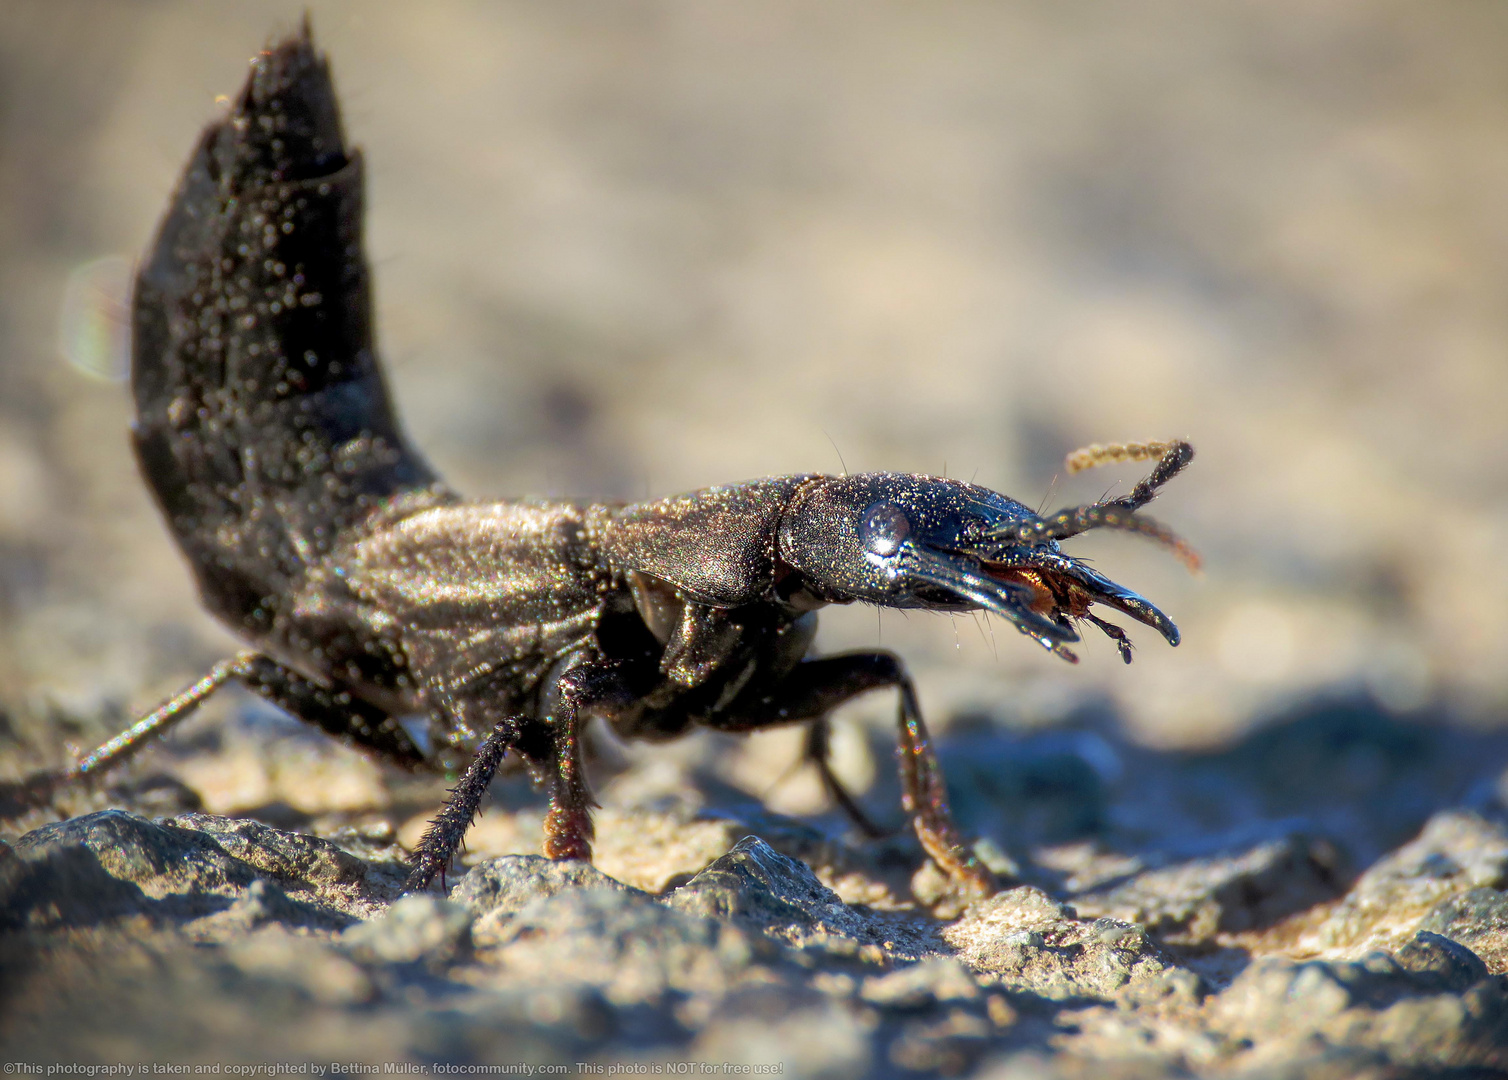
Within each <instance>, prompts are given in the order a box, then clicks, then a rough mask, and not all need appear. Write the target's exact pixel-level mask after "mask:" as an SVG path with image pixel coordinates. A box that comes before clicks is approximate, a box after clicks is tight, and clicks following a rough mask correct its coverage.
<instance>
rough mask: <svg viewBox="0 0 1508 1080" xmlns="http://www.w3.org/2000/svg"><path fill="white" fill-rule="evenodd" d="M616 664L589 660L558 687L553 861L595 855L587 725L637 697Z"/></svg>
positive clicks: (547, 845) (549, 820)
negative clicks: (593, 713) (600, 711)
mask: <svg viewBox="0 0 1508 1080" xmlns="http://www.w3.org/2000/svg"><path fill="white" fill-rule="evenodd" d="M624 675H625V666H624V665H623V664H621V663H619V662H616V661H603V660H597V661H588V662H586V663H584V664H580V665H578V666H577V667H574V668H572V669H570V670H569V671H567V672H566V673H565V674H564V675H562V676H561V677H560V680H559V682H558V683H557V684H556V685H557V687H558V689H559V695H560V704H559V707H558V708H557V709H555V710H554V729H555V774H554V786H553V788H552V790H551V792H550V812H549V814H547V815H546V816H545V838H544V846H543V851H544V854H545V857H546V858H548V859H583V860H586V861H590V860H591V857H592V840H593V838H594V836H595V830H594V829H593V827H592V807H594V806H596V805H597V803H596V800H595V799H593V798H592V792H591V789H590V788H589V787H588V786H587V782H586V771H585V769H583V768H582V764H581V725H582V723H583V721H584V719H585V715H584V714H586V713H587V712H588V710H591V709H594V708H600V707H604V706H607V707H610V706H613V705H626V704H629V703H630V702H632V701H633V700H634V695H633V693H632V691H631V690H630V689H629V687H628V685H627V683H626V682H625V679H624Z"/></svg>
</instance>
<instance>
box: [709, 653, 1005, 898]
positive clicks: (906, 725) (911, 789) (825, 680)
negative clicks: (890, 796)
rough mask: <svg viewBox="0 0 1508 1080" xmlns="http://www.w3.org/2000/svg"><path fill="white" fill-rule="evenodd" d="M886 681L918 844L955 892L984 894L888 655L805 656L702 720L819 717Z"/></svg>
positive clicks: (986, 883) (982, 870) (906, 690)
mask: <svg viewBox="0 0 1508 1080" xmlns="http://www.w3.org/2000/svg"><path fill="white" fill-rule="evenodd" d="M891 686H893V687H895V689H896V691H897V692H898V694H899V695H900V708H899V710H898V715H897V719H898V723H899V727H900V739H899V746H898V749H897V753H898V756H899V759H900V774H901V805H902V807H903V808H904V809H905V811H906V813H907V814H909V815H910V817H911V825H912V827H913V828H914V829H915V830H916V837H917V839H918V840H920V841H921V845H922V848H923V849H924V850H925V851H926V852H927V854H928V855H929V856H930V857H931V858H932V861H933V862H935V863H936V864H937V865H938V866H939V867H940V868H941V869H942V870H943V871H944V872H945V873H946V874H947V875H948V877H950V878H951V879H952V880H953V881H954V883H955V884H957V885H958V886H959V887H960V891H962V892H963V893H965V894H967V895H971V896H981V897H982V896H989V895H991V894H993V893H995V892H997V891H998V890H999V885H998V883H997V882H996V881H995V876H994V875H993V874H991V873H990V871H989V870H988V869H987V868H986V867H985V866H984V864H983V863H981V862H980V861H979V859H978V858H977V857H976V856H975V855H974V854H973V853H972V852H971V851H970V850H969V849H968V848H967V847H966V846H965V845H964V842H963V838H962V837H961V836H960V835H959V832H958V826H957V825H955V824H954V822H953V814H952V811H951V810H950V809H949V808H948V791H947V786H946V784H945V783H944V781H943V774H942V769H941V768H940V767H939V766H938V763H937V756H936V754H935V753H934V752H933V750H932V742H931V738H930V736H929V735H928V734H927V725H926V722H925V721H923V720H922V714H921V709H920V708H919V707H918V705H917V702H916V688H915V687H914V686H913V685H912V683H911V677H910V676H909V675H907V674H906V669H905V668H904V667H903V666H902V664H901V661H900V659H899V658H898V657H896V656H895V655H894V654H892V653H888V652H867V653H841V654H839V655H837V656H824V657H820V658H818V659H815V660H806V661H803V662H802V663H800V664H797V665H796V667H795V668H793V669H792V670H791V672H790V674H789V675H787V676H786V677H785V678H784V679H782V680H781V681H780V682H779V683H778V684H776V686H775V687H774V688H773V690H771V691H770V692H769V693H765V694H760V695H748V696H746V697H744V698H743V699H741V700H740V701H738V702H735V704H734V707H733V708H732V709H731V710H730V711H728V712H726V713H723V714H720V715H718V716H716V717H709V718H708V722H709V723H710V724H711V725H712V726H714V727H717V728H720V729H722V730H724V731H753V730H755V729H757V728H762V727H769V726H772V725H775V724H784V723H791V722H795V721H798V720H807V719H811V718H813V717H818V716H823V715H825V714H826V713H827V712H829V711H831V710H832V709H835V708H837V707H838V706H839V705H841V704H843V703H844V702H845V701H848V700H849V699H850V698H853V697H857V696H858V695H859V694H862V693H865V692H866V691H869V690H877V689H881V688H884V687H891Z"/></svg>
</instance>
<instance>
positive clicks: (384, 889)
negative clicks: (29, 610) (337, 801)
mask: <svg viewBox="0 0 1508 1080" xmlns="http://www.w3.org/2000/svg"><path fill="white" fill-rule="evenodd" d="M248 711H249V713H250V715H249V716H239V717H233V718H231V719H230V720H229V721H228V724H227V728H226V730H225V731H223V732H221V733H220V739H219V740H218V741H219V742H220V745H219V746H216V745H212V744H214V743H215V742H216V741H217V740H216V739H213V738H208V737H206V738H204V739H201V740H199V742H198V743H197V744H196V743H193V742H190V743H189V744H188V745H186V746H182V747H177V748H166V749H165V750H164V751H162V752H160V753H158V755H157V757H156V758H155V759H153V758H151V757H149V759H148V761H149V762H153V761H155V765H154V766H153V767H146V766H144V767H142V768H141V769H140V770H139V771H138V772H137V773H136V774H135V775H134V776H133V777H132V778H131V779H130V780H129V781H127V782H123V783H122V784H121V785H120V786H118V787H116V788H114V789H112V790H109V791H105V792H97V793H93V794H88V793H75V794H74V795H72V796H71V798H72V799H73V800H74V804H73V805H71V806H70V807H69V809H71V810H73V811H80V812H79V813H78V816H74V817H70V818H67V819H65V820H61V821H56V822H53V823H51V824H43V825H40V826H39V827H37V828H35V829H33V830H32V831H29V832H26V833H25V834H24V835H20V836H16V835H14V834H12V835H11V836H9V837H8V842H7V844H6V846H5V847H3V848H0V935H3V936H0V958H3V959H0V963H3V977H0V986H4V988H5V990H4V995H5V996H4V1007H3V1017H4V1019H3V1020H0V1043H3V1046H4V1048H5V1056H6V1057H7V1059H14V1060H28V1061H41V1062H45V1061H50V1060H62V1061H98V1062H115V1061H136V1060H173V1061H184V1062H192V1061H211V1062H213V1061H222V1062H224V1061H233V1060H237V1061H238V1060H252V1061H256V1060H263V1059H276V1060H283V1061H294V1062H299V1061H310V1062H319V1063H324V1064H327V1065H328V1064H329V1063H332V1062H344V1063H359V1062H374V1063H379V1064H380V1063H384V1062H419V1063H427V1064H434V1063H439V1062H447V1063H490V1064H500V1063H501V1064H510V1063H520V1064H522V1063H532V1064H534V1065H537V1066H541V1067H542V1066H547V1065H558V1064H565V1065H567V1066H568V1071H569V1072H571V1073H572V1074H575V1073H576V1072H577V1071H578V1066H577V1063H578V1062H580V1063H587V1064H589V1065H590V1064H596V1065H601V1066H603V1067H605V1068H606V1067H610V1066H613V1065H618V1066H620V1067H621V1066H623V1065H624V1064H630V1065H634V1066H637V1065H639V1064H642V1065H644V1066H645V1067H646V1068H650V1069H652V1068H654V1067H655V1066H656V1063H659V1064H660V1065H662V1066H663V1067H665V1068H667V1069H672V1070H673V1069H674V1068H677V1067H679V1066H678V1065H675V1064H672V1063H679V1062H687V1061H690V1062H696V1063H698V1064H697V1065H696V1066H695V1067H696V1068H698V1069H699V1068H700V1063H704V1062H705V1063H712V1064H715V1065H717V1066H718V1067H721V1064H722V1063H723V1062H741V1063H746V1064H750V1065H755V1064H764V1065H770V1066H778V1067H779V1068H781V1069H782V1070H783V1072H784V1074H785V1075H797V1076H838V1075H853V1074H856V1073H861V1072H862V1073H868V1074H871V1075H882V1076H902V1075H909V1074H916V1073H921V1074H939V1073H940V1074H944V1075H960V1074H970V1075H992V1076H1002V1077H1005V1076H1012V1077H1015V1076H1074V1077H1077V1076H1085V1077H1088V1076H1095V1077H1100V1076H1135V1077H1141V1076H1148V1077H1152V1076H1189V1075H1192V1076H1222V1077H1223V1076H1239V1077H1341V1076H1348V1077H1349V1076H1375V1077H1394V1076H1416V1075H1420V1076H1422V1075H1431V1076H1434V1075H1444V1076H1460V1077H1467V1076H1487V1075H1496V1074H1497V1072H1499V1071H1504V1070H1508V896H1505V893H1504V890H1505V889H1508V812H1505V809H1504V806H1503V795H1504V794H1505V789H1508V784H1505V783H1504V778H1503V776H1502V775H1501V770H1502V768H1503V764H1504V762H1505V760H1508V738H1505V737H1504V736H1501V735H1492V734H1488V735H1479V734H1472V733H1469V732H1465V731H1460V730H1454V729H1451V728H1448V727H1443V726H1440V725H1436V724H1430V723H1426V722H1423V721H1422V720H1417V719H1416V720H1414V721H1406V720H1399V719H1395V718H1393V717H1390V716H1388V715H1387V714H1386V713H1384V712H1382V711H1381V710H1379V709H1377V708H1376V707H1374V706H1370V705H1368V704H1367V703H1365V702H1342V703H1328V704H1318V705H1315V706H1313V707H1312V708H1309V709H1307V710H1305V711H1303V712H1302V713H1297V714H1295V715H1293V716H1292V717H1290V718H1288V719H1287V720H1286V721H1285V722H1282V723H1279V724H1276V725H1274V726H1273V727H1271V728H1269V729H1267V730H1265V731H1264V732H1263V733H1261V734H1259V735H1257V736H1254V737H1252V738H1250V739H1248V740H1246V741H1245V742H1244V743H1242V744H1239V745H1237V746H1235V747H1232V748H1230V749H1227V750H1224V751H1221V752H1218V753H1203V754H1191V753H1182V754H1154V753H1151V752H1149V751H1146V750H1139V749H1137V748H1135V747H1132V746H1130V745H1128V744H1126V743H1125V742H1123V741H1121V740H1120V739H1118V738H1117V737H1116V735H1115V734H1114V732H1113V731H1112V730H1109V729H1107V728H1104V727H1096V726H1094V725H1084V726H1082V727H1080V728H1079V729H1076V730H1072V731H1068V732H1063V731H1057V732H1053V733H1051V734H1047V735H1037V736H1029V737H1013V736H1010V735H1007V734H1005V733H1002V732H986V731H976V732H974V733H973V734H972V735H970V736H967V737H963V736H960V737H959V738H957V739H953V740H949V741H948V742H946V743H945V745H944V748H943V749H944V760H945V765H946V766H947V767H948V768H949V770H950V778H951V779H952V782H953V787H954V791H955V794H956V796H957V800H956V801H957V802H958V804H959V810H960V816H961V817H962V818H963V819H964V820H965V821H966V822H967V823H968V824H969V826H970V827H971V829H973V830H974V832H975V833H976V834H980V835H982V837H983V839H982V840H981V848H980V850H981V852H982V853H984V854H985V855H986V857H987V858H988V859H989V860H990V861H991V862H993V863H994V864H995V866H996V867H997V868H998V869H1000V870H1001V871H1002V872H1003V873H1004V874H1005V875H1007V876H1008V878H1009V879H1010V881H1011V884H1010V885H1009V887H1008V888H1007V889H1006V890H1005V891H1003V892H1002V893H1000V894H999V895H997V896H995V897H993V898H991V899H988V900H985V901H983V902H979V903H976V904H974V905H973V906H971V907H968V908H967V909H965V910H962V911H960V910H956V909H954V910H950V904H949V902H948V901H947V899H946V897H945V896H941V895H940V891H939V887H938V886H939V883H938V882H937V880H936V878H935V876H934V875H933V873H932V872H931V870H930V867H928V866H927V865H926V864H925V863H924V862H923V860H922V859H921V857H920V852H919V850H918V849H917V847H916V845H915V843H914V842H913V841H912V840H910V838H909V837H908V836H906V835H905V834H899V835H897V836H894V837H891V838H889V839H886V840H882V841H874V842H869V843H857V842H852V841H850V840H846V839H844V837H843V836H842V835H841V833H840V830H838V829H836V828H827V829H824V828H819V827H818V825H821V824H828V825H831V819H820V820H819V822H818V825H813V824H807V823H802V822H800V821H797V820H795V819H790V818H783V817H779V816H777V815H773V814H771V813H769V812H767V811H764V810H762V809H760V808H759V807H758V806H756V805H755V804H753V803H751V802H749V801H747V800H743V801H740V800H738V799H736V798H731V797H729V796H728V795H727V793H726V791H725V790H720V789H719V788H718V786H717V784H716V783H715V782H714V781H711V780H708V778H707V776H706V774H705V773H704V772H703V771H702V767H703V766H704V765H705V763H706V762H707V761H709V760H712V759H713V758H714V757H715V748H706V749H705V751H704V754H703V755H702V756H700V757H699V756H698V755H697V754H696V753H690V752H687V753H682V754H681V755H679V756H674V755H671V756H668V757H666V758H656V757H655V756H654V755H653V754H646V755H643V756H642V757H641V758H639V759H638V760H636V761H633V762H630V763H629V764H628V765H627V766H626V767H624V766H623V763H622V762H619V763H618V765H619V771H617V772H616V774H615V775H612V776H611V778H610V779H608V780H607V782H606V783H605V785H604V801H605V802H607V803H608V805H607V807H606V808H605V809H604V810H603V812H602V813H601V815H600V825H599V829H600V833H601V843H600V845H599V849H600V852H601V856H600V858H599V865H598V866H597V867H595V868H594V867H590V866H586V865H584V864H576V863H564V864H559V863H550V862H548V861H546V860H544V859H542V858H540V857H539V856H537V855H533V854H527V853H526V852H527V851H528V850H530V849H531V847H532V845H533V844H534V843H535V838H536V837H537V832H538V827H539V816H540V809H539V806H538V803H537V800H535V799H533V798H531V796H530V794H529V785H528V784H527V782H526V781H525V780H524V778H522V777H513V778H509V779H504V780H502V781H500V782H499V783H498V784H497V785H496V786H495V792H494V794H495V799H494V801H493V805H492V806H491V808H490V809H489V810H488V811H487V812H486V814H485V815H484V817H483V819H482V822H481V824H480V825H479V827H478V829H477V831H476V833H475V834H474V837H473V843H472V845H471V850H470V852H469V853H468V855H467V859H466V862H467V867H468V868H466V869H465V871H464V873H463V874H461V875H460V876H458V877H453V878H452V879H451V880H450V881H449V882H448V885H449V888H448V890H447V891H446V892H443V893H442V892H440V891H438V890H436V891H435V892H433V893H431V894H428V895H422V896H401V895H400V893H401V882H402V878H403V875H404V862H403V860H404V854H405V853H404V848H403V844H402V843H401V840H403V839H406V838H408V837H409V836H411V835H412V834H413V832H414V830H415V829H416V828H417V827H419V826H420V825H422V821H423V816H424V813H425V812H426V811H422V810H420V811H417V812H416V811H415V807H416V806H418V805H419V804H420V802H422V800H423V798H424V797H425V795H426V794H428V795H431V796H433V795H436V794H438V791H437V790H436V789H435V787H434V785H432V784H427V783H421V782H420V781H416V780H413V779H411V778H404V777H401V776H399V775H397V774H392V775H387V774H381V773H378V774H376V775H375V780H372V779H371V778H369V780H368V783H369V791H370V792H372V793H381V795H380V796H378V797H376V798H374V800H373V801H372V803H371V804H369V805H367V806H366V807H364V808H360V809H357V808H348V809H346V810H344V811H328V810H327V811H324V812H322V813H316V814H311V813H309V812H307V811H300V810H299V809H297V808H296V807H295V806H294V805H292V802H290V801H289V798H291V799H292V800H293V801H297V799H298V795H297V792H298V791H299V790H301V789H303V790H308V789H309V788H311V787H313V786H316V785H319V784H321V783H325V784H328V778H329V777H330V775H331V772H332V768H333V766H332V752H331V751H330V750H329V749H328V747H327V745H326V744H324V743H321V742H319V741H317V740H315V739H312V738H309V739H305V738H304V737H302V736H301V735H300V734H299V733H298V732H297V731H296V730H280V729H277V728H275V727H273V729H272V730H270V731H269V730H267V728H268V727H269V722H268V720H267V718H266V717H265V716H263V717H260V718H259V717H258V715H257V714H256V712H255V710H248ZM259 725H260V728H261V731H262V734H263V735H264V736H268V739H267V741H265V742H264V743H263V744H262V746H261V748H260V750H257V749H256V748H255V747H254V746H251V745H249V744H247V743H244V742H243V743H241V744H240V745H239V746H238V748H237V750H236V753H237V756H238V760H239V761H240V762H241V765H240V770H241V771H243V772H244V771H246V770H247V769H248V768H250V769H252V770H253V771H260V772H261V773H262V774H263V775H264V776H270V777H274V778H275V779H274V780H273V781H272V782H271V784H272V786H271V787H270V788H268V789H265V790H263V791H262V792H261V794H263V795H270V796H271V797H272V798H271V799H270V801H268V802H266V803H264V805H263V806H262V808H261V809H260V810H259V811H256V812H255V815H254V816H250V817H226V816H217V815H211V814H206V813H203V812H201V811H199V810H196V809H194V808H195V807H199V806H202V804H203V802H204V798H203V796H202V795H201V793H200V792H198V791H196V790H195V789H194V788H193V787H191V786H189V785H188V784H187V783H185V782H184V780H183V779H182V778H183V777H185V776H193V775H195V771H196V769H197V770H200V775H204V770H206V769H208V768H209V766H210V765H211V764H212V762H211V761H208V760H206V758H209V757H212V756H213V755H214V754H215V753H221V754H223V753H224V752H226V746H225V745H224V744H225V743H227V742H233V741H234V738H236V737H240V738H243V739H245V738H248V737H249V734H250V733H253V732H254V731H256V730H257V729H258V726H259ZM601 741H602V740H600V739H599V743H601ZM608 749H611V748H608ZM339 754H344V751H341V752H339ZM339 754H337V755H335V758H336V761H337V763H338V761H339V760H340V757H339ZM247 761H250V762H252V763H253V764H252V765H250V766H248V765H247V764H246V762H247ZM350 761H351V762H355V761H359V759H355V758H354V757H352V758H351V759H350ZM222 764H223V763H222ZM598 767H599V768H600V769H603V770H605V771H607V772H612V771H613V770H612V761H611V760H610V757H609V755H607V754H606V753H603V754H599V760H598ZM651 772H658V773H659V774H660V775H659V777H658V780H657V782H655V783H649V782H648V781H647V779H646V775H645V774H647V773H651ZM221 775H222V780H223V775H224V774H223V773H222V774H221ZM246 786H247V785H246V784H245V783H244V781H243V782H242V787H243V788H245V787H246ZM230 790H231V789H229V788H226V787H224V786H222V787H220V788H213V787H209V786H208V785H206V792H207V793H208V794H209V795H210V797H211V799H212V800H213V799H214V798H220V799H231V798H232V796H231V795H230V794H228V792H229V791H230ZM636 790H638V791H639V792H641V793H643V792H646V791H647V792H649V793H650V794H648V795H643V796H642V797H640V798H638V799H637V800H636V799H635V798H634V797H633V793H634V792H635V791H636ZM656 792H658V793H656ZM284 796H288V797H289V798H284ZM105 803H112V804H114V806H115V807H116V808H111V809H99V810H94V811H92V812H83V811H86V810H87V807H88V806H99V805H103V804H105ZM257 816H261V817H264V818H278V819H280V820H281V821H282V822H283V823H284V825H285V827H284V828H276V827H273V826H271V825H269V824H266V823H264V822H263V821H260V820H257ZM40 820H41V818H40V817H37V818H34V819H33V821H32V822H28V823H23V827H24V824H31V823H35V822H36V821H40ZM291 826H296V827H291ZM504 852H512V853H504ZM211 1048H212V1049H211Z"/></svg>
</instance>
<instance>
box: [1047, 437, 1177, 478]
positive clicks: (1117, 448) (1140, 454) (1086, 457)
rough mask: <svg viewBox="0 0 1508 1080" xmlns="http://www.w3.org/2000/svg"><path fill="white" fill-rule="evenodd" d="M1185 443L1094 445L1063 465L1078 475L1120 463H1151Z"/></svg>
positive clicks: (1065, 459)
mask: <svg viewBox="0 0 1508 1080" xmlns="http://www.w3.org/2000/svg"><path fill="white" fill-rule="evenodd" d="M1183 441H1184V440H1182V439H1172V440H1169V441H1168V442H1128V443H1104V444H1101V443H1092V444H1091V445H1089V446H1086V447H1083V448H1082V449H1080V450H1075V451H1074V452H1073V453H1071V454H1069V455H1068V456H1067V457H1066V458H1064V459H1063V465H1064V467H1065V468H1066V469H1067V470H1068V471H1069V472H1070V473H1076V472H1083V471H1084V470H1085V469H1092V468H1094V467H1095V466H1096V465H1110V464H1113V463H1114V462H1118V461H1150V460H1151V459H1153V458H1161V457H1163V456H1164V455H1166V454H1167V452H1168V451H1169V450H1171V449H1173V448H1174V447H1175V446H1177V445H1179V443H1181V442H1183Z"/></svg>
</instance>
